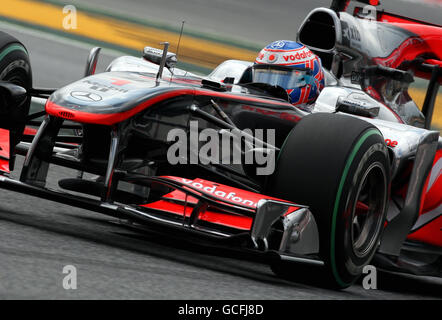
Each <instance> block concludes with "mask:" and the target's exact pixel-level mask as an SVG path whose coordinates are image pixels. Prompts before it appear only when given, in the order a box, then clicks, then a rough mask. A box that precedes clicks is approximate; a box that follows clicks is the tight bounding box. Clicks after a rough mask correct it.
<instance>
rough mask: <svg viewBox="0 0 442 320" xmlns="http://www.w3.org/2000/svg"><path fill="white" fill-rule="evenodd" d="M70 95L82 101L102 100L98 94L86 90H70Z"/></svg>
mask: <svg viewBox="0 0 442 320" xmlns="http://www.w3.org/2000/svg"><path fill="white" fill-rule="evenodd" d="M71 97H73V98H75V99H78V100H82V101H92V102H98V101H101V100H102V98H101V96H100V95H98V94H96V93H93V92H87V91H72V92H71Z"/></svg>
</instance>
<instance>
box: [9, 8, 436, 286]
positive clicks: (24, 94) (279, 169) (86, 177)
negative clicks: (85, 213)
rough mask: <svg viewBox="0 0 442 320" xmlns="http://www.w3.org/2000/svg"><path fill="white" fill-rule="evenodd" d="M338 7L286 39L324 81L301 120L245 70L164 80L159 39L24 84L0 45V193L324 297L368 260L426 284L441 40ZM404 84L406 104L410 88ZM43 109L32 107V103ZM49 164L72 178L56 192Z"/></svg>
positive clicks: (25, 73)
mask: <svg viewBox="0 0 442 320" xmlns="http://www.w3.org/2000/svg"><path fill="white" fill-rule="evenodd" d="M348 2H349V1H340V0H335V1H333V3H332V5H331V7H330V8H317V9H314V10H313V11H312V12H311V13H310V14H309V15H308V16H307V17H306V19H305V20H304V22H303V23H302V25H301V26H300V28H299V31H298V34H297V39H296V40H297V41H298V42H300V43H302V44H303V45H305V46H307V47H308V48H309V49H310V50H312V51H313V52H314V53H315V54H317V55H318V56H319V57H320V58H321V60H322V63H323V66H324V73H325V88H324V89H323V90H322V91H321V93H320V95H319V97H318V98H317V100H316V102H315V103H314V104H313V105H312V106H311V108H310V110H307V111H306V110H305V109H303V108H298V107H296V106H294V105H293V104H291V103H290V98H289V97H288V95H287V92H286V91H285V90H283V89H282V88H280V87H278V86H274V85H268V84H267V85H266V84H264V83H259V82H254V81H253V76H251V74H252V73H253V70H254V64H253V62H248V61H238V60H227V61H225V62H223V63H222V64H220V65H219V66H218V67H217V68H215V69H214V70H213V72H211V73H210V74H209V75H208V76H199V75H196V74H192V73H190V72H187V71H185V70H181V69H179V68H177V67H176V63H177V57H176V55H175V54H173V53H171V52H168V44H167V43H164V47H163V48H162V49H156V48H151V47H146V48H145V49H144V51H143V54H142V57H132V56H122V57H119V58H117V59H115V60H114V61H113V62H112V63H111V64H110V65H109V66H108V67H107V69H106V70H105V72H102V73H98V74H95V67H96V64H97V60H98V58H99V51H100V49H99V48H94V49H92V50H91V52H90V55H89V58H88V60H87V65H86V72H85V77H84V78H83V79H80V80H78V81H76V82H74V83H71V84H69V85H67V86H64V87H62V88H59V89H39V88H34V87H33V85H32V73H31V66H30V62H29V57H28V53H27V50H26V49H25V47H24V46H23V44H22V43H20V42H19V41H18V40H17V39H15V38H14V37H12V36H10V35H8V34H5V33H0V79H1V82H0V113H1V115H0V128H2V129H1V130H0V147H1V149H0V156H1V158H0V170H1V172H2V174H1V175H0V187H1V188H3V189H7V190H12V191H15V192H20V193H24V194H28V195H30V196H34V197H40V198H44V199H48V200H51V201H56V202H60V203H64V204H68V205H71V206H75V207H80V208H84V209H88V210H92V211H96V212H100V213H103V214H106V215H110V216H112V217H116V218H118V219H120V220H119V221H121V222H122V223H124V224H125V225H130V226H131V227H134V228H137V229H139V230H141V231H143V230H150V229H152V228H153V229H158V230H160V232H164V233H169V234H171V235H173V236H183V237H186V236H189V237H192V239H204V240H207V241H210V242H212V241H213V242H215V243H217V244H219V245H221V246H223V247H226V248H229V249H232V250H240V251H241V252H247V253H250V254H251V255H253V256H257V257H258V256H259V257H260V258H262V259H263V260H264V261H266V262H268V263H269V264H270V265H271V267H272V269H273V270H274V272H275V273H276V274H278V275H280V276H287V275H290V274H291V273H296V272H298V269H297V266H299V265H308V266H315V268H311V270H320V275H321V277H324V281H327V282H328V283H330V284H331V285H333V286H335V287H338V288H345V287H348V286H350V285H351V284H353V283H354V282H355V281H356V280H357V279H358V277H359V276H360V275H361V273H362V270H363V268H364V266H366V265H368V264H374V265H376V266H378V267H380V268H383V269H388V270H394V271H399V272H404V273H412V274H417V275H431V276H441V275H442V273H441V270H442V230H441V229H442V216H441V213H442V175H441V168H442V138H441V137H440V132H439V131H436V130H431V128H432V127H431V125H432V124H431V122H432V115H433V112H434V110H435V106H437V105H438V107H439V108H440V107H441V101H436V100H437V97H438V90H439V85H440V83H441V82H442V27H441V26H438V25H434V24H430V23H426V22H422V21H417V20H413V19H409V18H406V17H402V16H398V15H395V14H390V13H387V12H384V11H380V10H377V11H376V14H375V15H374V16H373V15H370V14H369V10H366V7H363V8H362V7H358V6H356V7H355V9H354V11H353V12H351V13H349V12H347V5H348ZM362 2H365V4H368V3H370V4H371V5H372V6H375V5H377V4H378V3H377V1H362ZM294 5H295V4H294ZM165 40H167V39H165ZM417 79H423V80H424V81H425V82H424V83H425V84H426V85H425V93H426V95H425V99H424V103H423V105H422V107H421V108H418V106H417V105H416V103H415V102H414V101H413V100H412V99H411V97H410V95H409V92H408V90H409V86H410V84H412V83H413V81H415V80H417ZM42 99H44V101H45V108H44V110H34V109H33V108H31V107H30V106H31V103H32V102H33V101H35V100H42ZM438 103H439V104H438ZM206 129H211V131H210V133H211V134H209V135H208V134H207V132H208V131H207V130H206ZM205 130H206V131H205ZM259 130H262V132H266V134H263V135H261V136H259V135H255V134H253V132H258V131H259ZM204 132H205V133H206V136H203V133H204ZM213 132H215V135H213ZM270 134H273V137H270ZM267 135H268V136H267ZM209 136H210V137H209ZM209 140H213V141H230V142H231V144H230V145H229V146H228V147H225V146H221V145H219V144H215V145H211V146H210V148H209V147H208V146H207V142H209ZM195 141H196V142H195ZM221 144H222V143H221ZM207 149H211V151H210V152H208V151H207ZM226 150H227V151H231V153H230V154H228V155H227V156H226V155H225V154H221V153H223V152H225V151H226ZM218 151H219V152H218ZM235 152H236V153H235ZM215 154H216V155H217V156H219V157H218V158H217V159H218V160H219V161H212V160H214V155H215ZM235 154H238V155H239V156H238V159H237V160H238V161H236V162H235V161H229V160H232V159H231V158H232V157H231V156H232V155H235ZM17 155H20V156H25V158H24V162H23V165H20V166H18V165H16V164H15V163H16V156H17ZM247 159H248V160H250V159H252V161H245V160H247ZM263 159H264V160H266V161H261V160H263ZM272 159H273V160H274V162H273V164H272ZM215 160H216V159H215ZM225 160H226V161H225ZM267 160H268V161H267ZM52 165H56V166H62V167H65V168H67V169H70V170H67V171H66V172H71V173H72V175H71V176H69V177H63V178H59V180H58V186H57V187H56V188H53V187H52V188H50V187H49V186H48V183H47V177H48V174H50V173H51V168H52ZM13 171H15V172H14V175H12V174H11V172H13ZM17 173H18V174H17ZM13 176H18V178H17V179H13V178H12V177H13ZM31 199H32V198H29V201H32V200H31ZM307 270H310V269H307ZM304 272H307V271H304ZM315 272H316V271H315Z"/></svg>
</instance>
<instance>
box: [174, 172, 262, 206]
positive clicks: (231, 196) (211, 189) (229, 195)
mask: <svg viewBox="0 0 442 320" xmlns="http://www.w3.org/2000/svg"><path fill="white" fill-rule="evenodd" d="M181 182H182V183H184V184H187V185H190V186H192V187H194V188H196V189H200V190H201V191H204V192H205V193H208V194H212V195H214V196H216V197H218V198H220V199H222V200H228V201H229V202H233V203H238V204H242V205H246V206H250V207H254V208H255V207H256V205H257V204H256V202H254V201H252V200H250V199H244V198H242V197H240V196H239V195H238V194H237V193H236V192H233V191H230V192H229V191H227V190H222V189H221V188H222V187H220V186H218V185H215V184H213V185H206V184H204V181H201V180H200V181H194V180H190V179H186V178H181Z"/></svg>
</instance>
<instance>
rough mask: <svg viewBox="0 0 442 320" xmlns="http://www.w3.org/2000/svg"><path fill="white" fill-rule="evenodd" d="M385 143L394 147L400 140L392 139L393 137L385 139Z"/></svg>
mask: <svg viewBox="0 0 442 320" xmlns="http://www.w3.org/2000/svg"><path fill="white" fill-rule="evenodd" d="M385 144H386V145H387V146H388V147H392V148H394V147H396V146H397V144H398V142H397V141H395V140H391V139H385Z"/></svg>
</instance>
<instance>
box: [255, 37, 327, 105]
mask: <svg viewBox="0 0 442 320" xmlns="http://www.w3.org/2000/svg"><path fill="white" fill-rule="evenodd" d="M252 79H253V82H261V83H267V84H270V85H278V86H280V87H282V88H284V89H285V90H287V93H288V95H289V97H290V101H291V103H292V104H293V105H301V104H306V103H312V102H314V101H315V100H316V98H317V97H318V95H319V92H320V91H321V90H322V88H323V87H324V73H323V71H322V65H321V59H320V58H319V57H318V56H316V55H315V54H314V53H313V52H311V51H310V49H308V48H307V47H306V46H304V45H302V44H300V43H298V42H296V41H289V40H278V41H275V42H272V43H271V44H269V45H268V46H267V47H265V48H264V49H262V50H261V51H260V52H259V54H258V57H257V58H256V60H255V65H254V66H253V71H252Z"/></svg>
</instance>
